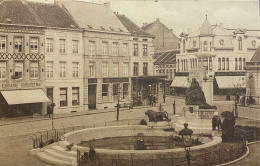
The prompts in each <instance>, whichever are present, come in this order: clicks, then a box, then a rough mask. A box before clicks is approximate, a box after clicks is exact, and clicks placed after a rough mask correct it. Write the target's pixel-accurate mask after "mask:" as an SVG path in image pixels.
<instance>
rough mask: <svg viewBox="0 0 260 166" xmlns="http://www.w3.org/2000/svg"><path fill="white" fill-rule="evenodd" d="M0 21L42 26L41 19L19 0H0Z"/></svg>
mask: <svg viewBox="0 0 260 166" xmlns="http://www.w3.org/2000/svg"><path fill="white" fill-rule="evenodd" d="M0 23H5V24H21V25H34V26H42V22H41V20H39V19H38V18H37V16H35V15H34V14H33V12H32V11H31V10H30V8H29V7H28V6H27V5H26V4H24V3H23V2H22V1H21V0H4V1H1V2H0Z"/></svg>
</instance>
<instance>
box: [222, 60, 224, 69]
mask: <svg viewBox="0 0 260 166" xmlns="http://www.w3.org/2000/svg"><path fill="white" fill-rule="evenodd" d="M222 70H225V58H222Z"/></svg>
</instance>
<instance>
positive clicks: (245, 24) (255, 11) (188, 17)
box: [36, 0, 260, 35]
mask: <svg viewBox="0 0 260 166" xmlns="http://www.w3.org/2000/svg"><path fill="white" fill-rule="evenodd" d="M36 1H46V0H36ZM81 1H89V2H94V3H104V2H111V8H112V10H113V11H114V12H119V13H120V14H125V15H126V16H127V17H128V18H130V19H131V20H132V21H134V22H135V23H136V24H137V25H139V26H140V27H141V26H142V25H143V23H145V22H147V23H151V22H153V21H155V19H156V18H159V19H160V20H161V22H163V23H164V24H165V25H166V26H167V27H168V28H169V29H173V32H174V33H175V34H176V35H179V34H180V33H181V32H182V31H183V30H184V31H186V30H187V28H192V29H196V28H199V27H200V26H201V25H202V23H203V21H204V20H205V15H206V13H207V15H208V19H209V21H210V23H211V24H216V23H223V25H224V27H229V28H247V29H260V19H259V2H258V0H243V1H242V0H229V1H227V0H222V1H216V0H194V1H192V0H158V2H155V1H154V0H138V1H137V0H135V1H134V0H81ZM97 12H98V11H97Z"/></svg>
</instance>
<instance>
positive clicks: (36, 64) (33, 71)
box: [30, 61, 39, 79]
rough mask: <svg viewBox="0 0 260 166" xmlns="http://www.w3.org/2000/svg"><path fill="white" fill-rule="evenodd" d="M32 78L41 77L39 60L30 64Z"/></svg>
mask: <svg viewBox="0 0 260 166" xmlns="http://www.w3.org/2000/svg"><path fill="white" fill-rule="evenodd" d="M30 65H31V66H30V69H31V72H30V78H32V79H36V78H38V77H39V62H38V61H32V62H31V64H30Z"/></svg>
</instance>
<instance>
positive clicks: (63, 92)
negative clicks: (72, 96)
mask: <svg viewBox="0 0 260 166" xmlns="http://www.w3.org/2000/svg"><path fill="white" fill-rule="evenodd" d="M67 91H68V89H67V88H60V107H66V106H68V95H67Z"/></svg>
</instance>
